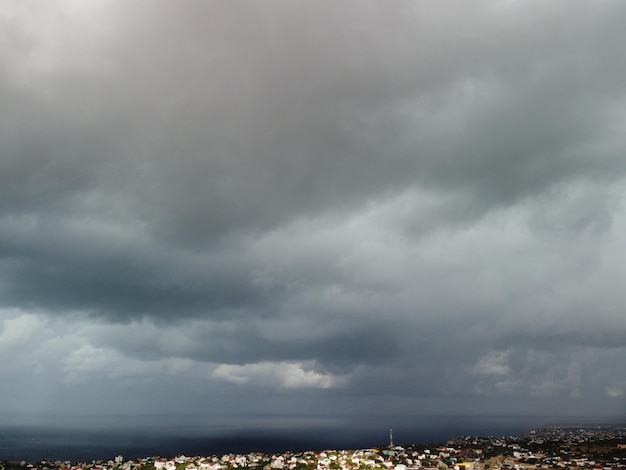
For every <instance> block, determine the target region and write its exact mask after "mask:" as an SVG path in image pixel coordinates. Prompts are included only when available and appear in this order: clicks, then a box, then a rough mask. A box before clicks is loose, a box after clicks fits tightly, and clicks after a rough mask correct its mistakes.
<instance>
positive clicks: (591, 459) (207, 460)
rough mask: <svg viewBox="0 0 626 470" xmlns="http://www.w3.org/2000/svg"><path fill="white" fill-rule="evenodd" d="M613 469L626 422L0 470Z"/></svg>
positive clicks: (623, 448)
mask: <svg viewBox="0 0 626 470" xmlns="http://www.w3.org/2000/svg"><path fill="white" fill-rule="evenodd" d="M546 468H552V469H569V470H574V469H576V470H617V469H626V426H624V427H615V426H610V427H609V426H597V427H571V426H569V427H568V426H563V427H550V428H545V429H537V430H532V431H530V432H528V433H527V434H525V435H523V436H519V437H513V436H508V437H457V438H454V439H451V440H449V441H448V442H447V443H445V444H439V445H436V444H417V445H404V446H397V445H393V442H390V445H388V446H384V447H378V448H371V449H359V450H324V451H305V452H284V453H280V454H262V453H249V454H240V455H239V454H225V455H221V456H216V455H214V456H197V457H188V456H185V455H178V456H175V457H167V458H163V457H158V456H154V457H146V458H142V459H137V460H125V459H124V457H123V456H117V457H115V458H114V459H112V460H108V461H103V460H102V461H93V462H74V463H72V462H61V461H55V462H52V461H45V460H44V461H40V462H32V463H28V462H1V463H0V470H235V469H237V470H243V469H250V470H529V469H533V470H535V469H546Z"/></svg>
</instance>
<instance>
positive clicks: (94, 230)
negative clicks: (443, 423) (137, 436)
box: [0, 0, 626, 411]
mask: <svg viewBox="0 0 626 470" xmlns="http://www.w3.org/2000/svg"><path fill="white" fill-rule="evenodd" d="M625 17H626V7H625V6H623V4H622V3H621V2H603V3H587V2H568V3H567V5H565V3H552V4H545V3H544V2H523V3H522V2H497V1H493V2H491V1H489V2H479V3H477V4H476V3H475V4H465V3H463V4H442V3H441V2H420V3H418V4H416V3H414V2H403V1H398V2H391V3H389V2H386V3H384V4H380V3H376V2H355V3H337V2H308V3H306V2H291V1H284V2H283V1H270V2H259V3H252V4H251V3H243V2H228V3H226V4H225V3H217V2H205V1H202V2H200V1H190V2H185V3H184V4H181V3H172V2H160V1H154V2H142V3H133V4H121V3H114V2H107V1H94V2H92V3H78V2H72V1H71V0H67V1H60V3H59V4H58V8H55V9H53V8H50V7H47V6H44V5H40V4H38V3H36V2H24V3H21V4H20V5H19V6H15V7H12V9H9V10H7V12H6V13H5V14H3V15H0V27H1V28H0V29H1V30H2V31H3V33H2V34H3V36H2V37H3V41H2V42H0V67H1V69H2V70H3V74H2V76H1V77H0V99H1V100H2V103H3V106H2V107H1V109H0V124H1V125H0V142H1V143H2V149H1V151H2V154H1V156H0V297H1V298H2V305H1V306H2V307H3V309H4V310H2V312H3V319H4V320H3V323H2V325H3V326H2V328H3V329H2V330H0V333H1V334H0V349H1V348H3V347H6V348H7V350H10V348H12V347H14V346H15V344H16V341H17V339H16V338H22V339H23V340H24V341H30V342H38V343H39V348H38V350H37V352H35V353H33V354H32V355H30V356H27V355H24V354H21V355H20V356H19V361H17V362H16V364H14V365H12V366H10V367H9V366H6V367H7V369H6V370H5V373H6V374H8V375H11V377H15V378H17V377H19V373H18V369H19V368H20V367H23V368H27V367H31V368H33V367H36V366H37V364H39V365H40V366H41V364H46V367H39V369H38V370H41V372H40V374H41V377H45V378H48V377H49V374H52V373H53V372H45V371H53V370H58V371H60V372H59V376H61V377H62V380H61V382H59V385H58V387H62V386H64V385H63V384H65V385H67V384H73V385H76V384H88V383H89V382H90V381H95V380H96V377H97V376H99V374H102V372H103V371H106V373H105V374H104V375H102V377H109V378H114V379H115V380H121V381H127V382H128V383H131V384H134V385H132V386H137V387H139V388H137V390H141V391H143V392H145V390H146V389H148V388H149V387H148V385H145V384H151V383H153V381H155V380H158V377H160V376H162V375H164V376H167V377H174V378H176V379H180V378H181V377H184V378H186V379H188V380H189V381H190V384H191V383H193V384H194V385H193V386H192V385H190V389H191V388H193V387H198V389H196V388H194V390H193V392H192V391H190V392H189V393H190V394H191V395H193V399H192V400H191V399H190V400H191V401H190V402H193V403H196V400H199V399H198V398H197V395H196V394H197V393H200V392H198V390H199V389H200V388H202V386H203V384H207V383H208V384H210V387H216V388H219V390H220V391H219V393H222V392H223V390H226V392H224V393H225V394H228V393H229V392H228V390H231V391H232V390H233V387H235V388H237V387H244V388H245V387H247V386H252V385H254V384H257V385H258V386H259V387H261V388H263V387H270V388H271V387H278V388H281V387H282V388H283V389H288V390H290V391H293V390H300V389H301V388H314V389H316V388H317V389H324V390H325V391H326V392H328V394H329V396H331V395H332V396H334V397H337V396H344V397H346V396H359V397H361V398H362V399H363V402H364V403H365V402H368V400H369V399H368V397H369V396H370V395H371V396H378V397H381V396H385V395H386V394H387V395H388V394H391V393H392V391H393V390H394V389H397V388H401V389H402V390H403V392H402V393H403V394H405V396H406V397H408V398H407V400H408V399H409V398H410V397H413V398H415V399H416V400H417V399H418V398H419V399H421V398H423V397H430V398H429V399H432V400H435V401H433V402H432V403H435V402H436V399H435V398H436V397H444V401H442V402H437V403H438V405H437V406H440V407H444V408H445V397H455V399H457V398H458V397H462V399H461V400H460V403H470V402H472V403H475V402H478V401H480V398H481V397H485V396H486V397H488V399H487V401H484V402H482V403H483V406H485V403H488V402H489V400H492V399H493V400H495V398H494V397H497V398H498V399H501V400H502V409H505V408H506V403H507V402H506V400H507V399H511V400H516V399H521V398H525V399H530V398H529V397H531V398H532V399H535V398H536V399H537V400H542V399H543V398H545V397H547V398H550V397H555V396H557V395H559V394H561V395H564V394H565V395H567V396H569V397H570V398H571V399H572V400H574V399H578V398H577V397H585V399H586V400H587V402H586V403H589V406H590V409H591V408H593V406H596V405H597V406H600V405H599V404H600V402H601V401H602V400H603V399H604V397H606V396H609V397H611V399H615V400H619V399H620V397H622V396H624V394H626V382H624V381H623V380H621V379H619V377H620V376H623V374H621V375H620V373H621V371H622V369H623V366H620V358H622V357H623V350H624V347H625V346H626V336H625V334H626V330H625V329H624V327H623V325H622V323H623V322H622V321H621V312H620V309H619V305H622V304H623V301H624V297H623V294H622V289H621V287H620V279H622V278H623V275H624V272H623V268H622V266H624V264H623V260H624V259H625V255H626V253H625V252H624V249H623V248H622V247H621V244H620V242H619V241H620V236H619V235H620V233H622V230H623V229H626V222H625V220H626V219H625V217H624V212H623V207H622V203H623V200H624V199H623V198H624V180H625V176H626V160H625V159H624V158H623V148H624V133H623V131H622V129H621V122H623V118H624V103H626V101H625V99H626V93H625V92H626V90H625V89H624V86H623V83H624V80H623V79H624V76H626V61H625V60H624V59H622V56H623V54H622V53H621V44H622V43H623V40H621V39H623V36H624V32H623V27H622V25H623V19H624V18H625ZM35 314H36V315H35ZM71 322H74V323H76V324H77V325H79V326H80V327H79V330H78V331H79V332H78V333H76V335H74V336H72V337H70V336H68V335H67V334H66V333H65V332H66V331H68V330H69V329H71V327H70V323H71ZM34 358H37V359H36V360H35V359H34ZM52 358H56V359H55V360H56V362H55V360H53V359H52ZM29 361H30V362H29ZM611 371H615V373H614V374H612V373H611ZM33 380H34V379H33ZM42 380H43V379H42ZM97 380H99V381H101V380H103V379H102V378H99V379H97ZM594 381H595V382H598V381H601V382H602V383H603V386H602V387H600V388H598V389H597V390H596V391H595V392H594V391H593V386H592V384H593V383H594ZM139 382H141V383H142V384H143V385H141V386H140V385H137V383H139ZM98 383H99V384H100V385H101V386H104V385H103V384H102V383H101V382H98ZM124 383H126V382H124ZM217 384H219V385H217ZM141 387H145V388H141ZM220 387H222V388H220ZM238 390H239V389H238ZM170 392H171V390H170V391H168V394H169V393H170ZM58 393H59V394H60V392H58ZM120 393H121V392H120ZM172 393H173V392H172ZM216 393H218V392H216ZM238 393H241V394H242V395H245V394H246V392H245V391H241V390H240V391H239V392H238ZM290 393H294V394H295V392H290ZM393 393H396V394H397V392H393ZM333 394H334V395H333ZM342 394H343V395H342ZM191 395H190V396H191ZM290 396H291V400H293V403H297V402H298V400H297V398H293V397H297V395H290ZM533 397H534V398H533ZM118 399H119V397H118V398H116V399H113V398H112V403H113V402H115V400H118ZM328 399H329V398H328V396H326V397H321V398H318V400H319V402H318V405H319V406H320V407H323V406H324V404H325V403H327V400H328ZM16 400H17V399H16ZM42 400H43V399H42ZM159 400H160V398H159V399H158V398H157V397H155V398H154V403H160V401H159ZM267 400H268V401H267V403H270V401H271V400H270V399H269V398H267ZM346 400H348V399H346ZM472 400H475V402H474V401H472ZM17 401H19V400H17ZM235 401H236V400H235V399H233V400H232V403H231V402H229V403H230V405H229V406H230V407H232V408H233V409H234V408H236V407H237V404H236V403H235ZM348 401H349V400H348ZM357 402H358V400H357V401H356V402H355V403H357ZM509 403H510V402H509ZM528 403H529V404H527V405H525V407H526V408H525V409H530V408H531V406H534V404H536V403H533V404H530V402H528ZM546 403H547V402H545V403H544V406H546V409H547V408H549V406H548V405H546ZM615 403H617V402H615V401H614V402H611V403H610V404H606V403H603V404H602V406H603V407H604V408H602V407H600V408H602V409H603V410H605V411H606V410H607V409H608V408H609V407H610V406H613V405H615ZM620 403H621V402H620ZM570 405H571V403H569V402H568V403H567V404H564V405H563V409H565V407H567V406H570ZM592 405H593V406H592ZM24 406H26V407H27V405H24ZM85 406H87V405H85ZM90 406H92V405H90ZM93 406H95V405H93ZM155 406H156V405H155ZM268 406H270V405H269V404H268ZM272 406H274V405H272ZM294 406H296V405H294ZM354 406H357V405H354ZM459 406H461V405H459ZM477 406H478V405H477ZM615 406H617V405H615ZM227 408H228V407H227Z"/></svg>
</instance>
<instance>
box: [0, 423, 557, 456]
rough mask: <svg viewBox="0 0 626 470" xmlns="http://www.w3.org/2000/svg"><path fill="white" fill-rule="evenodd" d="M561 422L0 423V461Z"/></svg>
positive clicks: (506, 431) (441, 436)
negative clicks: (390, 431) (391, 431)
mask: <svg viewBox="0 0 626 470" xmlns="http://www.w3.org/2000/svg"><path fill="white" fill-rule="evenodd" d="M561 421H563V420H562V419H561V418H558V417H527V416H526V417H520V416H488V417H485V416H479V417H477V416H412V417H407V416H384V417H383V416H341V417H333V416H328V417H275V416H272V417H269V416H254V417H249V416H247V417H215V416H212V417H210V416H186V417H180V416H177V417H165V416H161V417H145V416H135V417H129V416H123V417H121V416H113V417H93V416H92V417H71V418H68V417H57V418H55V417H46V418H45V419H42V418H37V417H31V418H29V419H24V418H23V417H21V418H20V419H16V418H11V417H8V418H7V417H5V418H2V417H0V460H12V461H21V460H25V461H27V462H36V461H40V460H62V461H65V460H69V461H72V462H76V461H82V462H91V461H92V460H99V459H103V460H108V459H112V458H113V457H115V456H116V455H122V456H123V457H124V458H126V459H134V458H140V457H147V456H163V457H173V456H176V455H180V454H184V455H188V456H197V455H221V454H225V453H231V452H233V453H247V452H265V453H273V452H282V451H286V450H294V451H300V450H319V449H354V448H366V447H373V446H377V445H386V444H388V443H389V429H390V428H393V435H394V443H396V444H401V445H408V444H415V443H441V442H445V441H447V440H448V439H450V438H452V437H455V436H468V435H472V436H504V435H507V436H509V435H512V436H519V435H521V434H523V433H525V432H527V431H529V430H530V429H533V428H537V427H542V426H546V425H550V424H555V423H559V422H561Z"/></svg>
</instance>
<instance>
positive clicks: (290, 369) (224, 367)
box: [213, 362, 342, 389]
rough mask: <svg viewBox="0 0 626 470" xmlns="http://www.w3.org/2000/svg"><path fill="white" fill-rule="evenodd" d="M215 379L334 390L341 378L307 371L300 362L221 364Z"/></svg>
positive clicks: (240, 382) (215, 372) (282, 386)
mask: <svg viewBox="0 0 626 470" xmlns="http://www.w3.org/2000/svg"><path fill="white" fill-rule="evenodd" d="M213 377H214V378H216V379H220V380H225V381H227V382H232V383H236V384H256V385H262V386H275V387H280V388H291V389H295V388H333V387H336V386H338V385H340V382H342V380H341V379H340V378H339V377H336V376H333V375H330V374H323V373H320V372H316V371H314V370H307V369H306V368H305V365H304V364H302V363H300V362H259V363H256V364H244V365H231V364H221V365H219V366H218V367H217V368H216V369H215V370H214V371H213Z"/></svg>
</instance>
